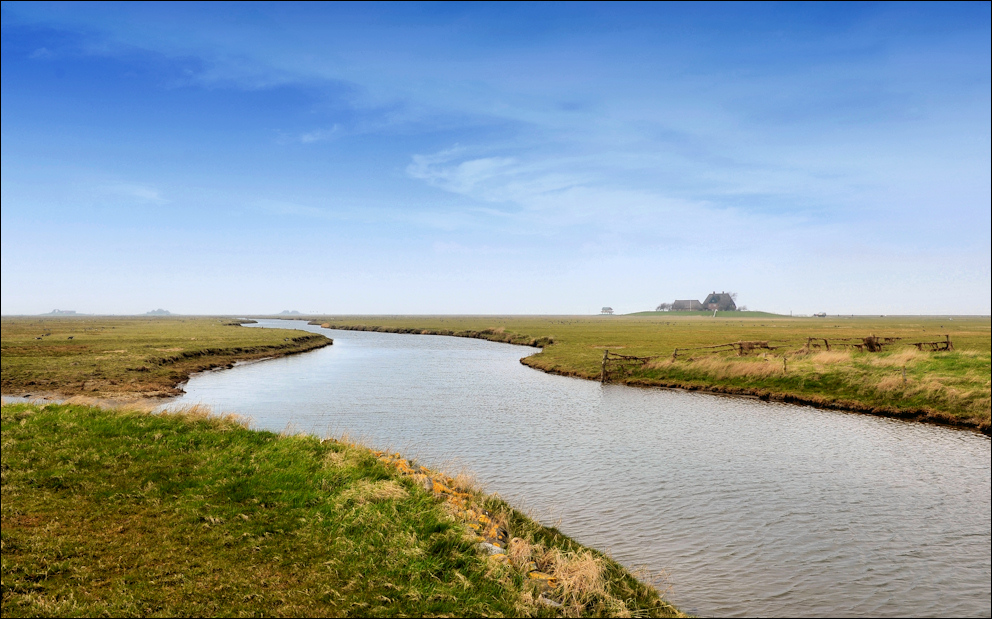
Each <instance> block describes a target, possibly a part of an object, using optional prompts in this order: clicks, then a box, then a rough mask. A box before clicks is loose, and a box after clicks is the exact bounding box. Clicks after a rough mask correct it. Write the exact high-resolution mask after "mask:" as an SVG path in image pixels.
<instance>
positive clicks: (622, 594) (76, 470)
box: [0, 404, 678, 617]
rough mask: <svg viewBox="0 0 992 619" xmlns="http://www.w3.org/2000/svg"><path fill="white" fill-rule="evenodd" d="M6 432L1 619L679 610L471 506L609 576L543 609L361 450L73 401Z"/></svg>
mask: <svg viewBox="0 0 992 619" xmlns="http://www.w3.org/2000/svg"><path fill="white" fill-rule="evenodd" d="M2 436H3V446H2V477H0V482H2V508H0V513H2V551H3V552H2V614H3V616H4V617H13V616H39V615H42V616H97V615H101V616H103V615H115V616H116V615H165V616H169V615H185V616H189V615H194V616H217V615H223V616H246V615H252V616H255V615H280V616H311V615H322V616H349V615H358V616H402V615H418V616H422V615H436V616H464V615H485V616H508V615H513V616H516V615H545V616H559V615H561V614H562V613H563V612H567V613H568V614H582V615H604V614H614V613H619V614H626V613H629V612H634V614H638V615H650V616H671V615H673V614H678V613H677V611H676V610H675V609H674V608H672V607H671V606H668V605H667V604H665V603H664V602H663V601H662V600H661V599H660V598H659V597H658V595H657V593H656V592H655V591H654V590H653V589H650V588H648V587H646V586H644V585H642V584H640V583H638V582H637V581H636V580H635V579H634V578H633V577H632V576H631V575H630V574H629V573H627V572H626V571H625V570H623V568H621V567H620V566H618V565H617V564H616V563H614V562H612V561H609V560H607V559H604V558H602V557H601V555H599V554H598V553H594V552H592V551H588V550H586V549H582V548H581V547H579V546H578V545H577V544H575V543H574V542H573V541H572V540H569V539H568V538H566V537H564V536H562V535H561V534H560V533H558V532H557V531H555V530H554V529H546V528H544V527H541V526H540V525H538V524H537V523H535V522H533V521H531V520H530V519H528V518H526V517H525V516H523V515H522V514H520V513H519V512H516V511H514V510H512V509H510V508H509V507H508V506H506V505H505V504H504V503H502V502H501V501H499V499H497V498H495V497H485V496H483V495H480V494H478V493H475V495H474V496H476V498H477V500H479V501H481V502H485V503H487V504H488V506H489V507H490V508H491V509H493V510H494V511H495V512H496V513H497V517H500V518H503V520H504V521H506V522H507V523H508V524H510V526H511V530H512V533H513V535H515V536H517V537H519V538H520V540H518V541H517V542H514V543H515V544H517V545H516V546H512V545H511V549H512V548H517V549H518V551H519V549H520V548H524V547H525V546H526V547H527V548H536V549H538V550H539V551H540V552H543V553H544V554H545V555H547V554H549V553H550V554H555V553H557V554H556V555H555V556H559V557H564V556H567V557H573V558H582V557H585V558H586V559H589V560H592V559H594V562H595V563H597V565H598V566H599V567H598V568H596V569H597V570H598V571H597V572H596V573H597V575H598V580H597V581H596V582H597V583H598V586H599V587H600V589H596V587H595V586H594V587H592V588H591V589H590V588H589V587H586V590H585V593H583V594H582V595H578V594H577V593H575V592H573V593H572V594H571V597H567V596H566V597H567V600H566V601H567V602H568V603H567V604H566V605H565V607H563V608H561V609H553V608H548V607H546V606H542V605H540V604H538V603H537V602H536V597H535V596H536V590H535V589H534V584H533V583H532V581H530V580H529V579H528V578H526V576H525V575H524V574H525V572H524V571H521V570H520V569H518V567H516V566H515V565H514V564H513V563H511V562H503V563H496V562H494V561H493V560H491V559H489V558H486V557H483V556H481V555H480V554H479V553H478V551H476V550H475V549H474V543H475V540H474V539H473V538H472V537H471V536H470V535H468V534H467V529H466V527H465V526H464V524H462V523H461V522H459V521H458V520H457V519H456V518H454V517H453V516H452V515H451V513H450V511H449V510H448V509H446V506H445V504H444V503H442V502H441V501H439V500H438V499H437V498H436V497H435V496H434V495H433V494H431V493H429V492H428V491H426V490H425V489H424V488H423V487H422V486H421V485H420V484H418V483H416V482H415V481H414V480H413V479H411V478H410V477H409V476H404V475H402V474H400V473H399V472H398V471H397V470H396V469H395V468H393V467H391V466H388V465H386V464H384V463H383V462H382V461H380V460H379V459H377V458H376V457H375V454H373V453H372V452H371V451H369V450H368V449H366V448H363V447H359V446H354V445H350V444H346V443H343V442H339V441H331V440H324V441H321V440H319V439H317V438H315V437H312V436H283V435H277V434H273V433H271V432H260V431H254V430H250V429H247V428H245V427H244V426H242V425H240V424H239V423H238V422H236V421H235V420H233V419H230V418H224V419H221V418H216V417H209V416H207V415H205V414H203V413H202V412H198V411H196V410H192V411H188V412H187V413H185V414H163V415H153V414H149V413H145V412H133V411H132V412H128V411H119V410H106V409H100V408H93V407H87V406H81V405H68V404H64V405H56V404H49V405H46V406H42V405H37V404H14V405H4V406H3V407H2ZM518 554H519V552H518ZM590 557H591V558H592V559H590ZM587 563H588V561H587ZM572 565H573V566H574V565H578V566H580V567H581V566H583V565H586V564H585V563H581V561H580V562H576V561H573V562H572ZM573 581H574V582H578V581H576V580H575V579H573ZM593 584H594V585H595V584H596V583H593Z"/></svg>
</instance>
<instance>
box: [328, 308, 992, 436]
mask: <svg viewBox="0 0 992 619" xmlns="http://www.w3.org/2000/svg"><path fill="white" fill-rule="evenodd" d="M646 314H647V315H628V316H321V317H316V318H315V319H314V322H315V323H317V324H321V323H323V324H328V325H333V326H337V327H341V328H358V329H370V330H376V329H378V330H384V331H398V332H405V333H435V334H448V335H460V336H466V337H479V338H483V339H488V340H492V341H498V342H508V343H514V344H525V345H532V346H544V349H543V351H542V352H541V353H539V354H537V355H533V356H529V357H527V358H525V359H524V360H523V363H525V364H526V365H529V366H531V367H534V368H537V369H540V370H544V371H547V372H552V373H559V374H564V375H569V376H577V377H581V378H588V379H593V380H598V379H599V378H600V375H601V370H602V359H603V351H604V350H610V351H613V352H617V353H621V354H625V355H633V356H640V357H656V360H655V362H653V363H651V364H649V365H648V366H646V367H644V368H640V369H637V370H635V371H633V372H632V373H630V374H629V375H627V376H622V377H618V378H617V379H616V380H617V381H618V382H626V383H629V384H637V385H656V386H665V387H679V388H687V389H706V390H713V391H718V392H724V393H736V394H743V395H755V396H759V397H763V398H770V399H779V400H785V401H793V402H801V403H808V404H814V405H817V406H823V407H833V408H842V409H847V410H856V411H861V412H869V413H873V414H883V415H891V416H899V417H904V418H907V419H919V420H926V421H935V422H940V423H949V424H953V425H960V426H964V427H973V428H979V429H981V430H982V431H983V432H986V433H988V431H989V417H990V393H992V385H990V375H992V355H990V348H992V337H990V321H989V318H988V317H961V316H958V317H953V318H951V319H949V318H948V317H920V316H888V317H827V318H813V317H809V318H798V317H797V318H793V317H786V316H773V315H751V314H754V313H753V312H724V313H720V314H718V315H717V316H716V317H713V316H712V313H710V314H704V313H701V312H659V313H655V312H650V313H646ZM871 334H874V335H877V336H881V337H894V338H902V340H900V341H898V342H896V344H895V345H894V346H892V347H890V348H889V349H887V350H885V351H883V352H881V353H859V352H853V353H852V354H849V355H841V356H840V357H838V356H837V355H832V356H831V357H833V358H829V357H827V356H824V355H816V354H809V355H807V354H803V353H801V352H800V350H801V348H802V347H803V346H804V344H805V342H806V338H807V337H826V338H828V339H830V340H833V341H834V343H835V345H836V344H838V343H839V340H840V339H841V338H863V337H865V336H868V335H871ZM944 334H948V335H950V337H951V340H952V341H953V343H954V348H955V350H954V351H953V352H939V353H920V354H909V355H908V356H907V353H906V351H907V350H909V351H915V348H911V347H907V345H906V344H907V343H909V342H919V341H933V340H938V339H942V338H943V335H944ZM739 340H748V341H753V340H761V341H770V342H771V344H772V345H774V346H778V347H779V348H777V349H775V350H771V351H764V353H765V354H764V356H763V357H762V356H760V355H758V356H755V355H753V354H752V355H751V356H749V357H744V358H738V357H736V356H733V355H727V354H718V355H714V354H708V353H707V352H706V351H701V350H697V351H689V352H688V353H687V354H680V356H679V358H678V359H677V360H676V361H674V362H667V360H668V359H670V358H671V355H672V353H673V351H674V350H675V349H676V348H680V349H684V348H691V347H700V346H709V345H715V344H722V343H726V342H734V341H739ZM814 352H815V351H814ZM783 357H784V358H786V359H787V364H788V365H787V367H785V366H783V363H782V361H783ZM903 368H905V370H906V382H905V383H904V382H903V381H902V371H903Z"/></svg>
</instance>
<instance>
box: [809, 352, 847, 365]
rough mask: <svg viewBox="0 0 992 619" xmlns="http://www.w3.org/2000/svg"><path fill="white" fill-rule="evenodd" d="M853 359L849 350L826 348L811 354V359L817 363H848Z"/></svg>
mask: <svg viewBox="0 0 992 619" xmlns="http://www.w3.org/2000/svg"><path fill="white" fill-rule="evenodd" d="M850 360H851V351H849V350H825V351H823V352H818V353H814V354H812V355H810V357H809V361H810V362H812V363H814V364H816V365H834V364H836V363H847V362H849V361H850Z"/></svg>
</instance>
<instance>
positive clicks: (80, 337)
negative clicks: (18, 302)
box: [0, 316, 331, 399]
mask: <svg viewBox="0 0 992 619" xmlns="http://www.w3.org/2000/svg"><path fill="white" fill-rule="evenodd" d="M330 343H331V340H330V339H328V338H326V337H324V336H322V335H319V334H313V333H305V332H294V331H286V330H282V329H279V330H275V329H245V328H242V327H241V326H240V324H239V322H238V321H236V320H231V319H228V318H211V317H91V316H76V317H7V316H5V317H3V318H2V320H0V352H2V361H0V364H2V378H0V389H2V391H3V393H4V394H8V395H17V394H24V393H35V394H37V393H43V394H44V393H51V394H57V395H60V396H73V395H89V396H96V397H101V398H105V399H106V398H110V397H113V398H120V399H128V398H131V399H134V398H136V397H149V396H169V395H176V394H178V393H179V390H178V389H177V386H178V385H179V384H180V383H182V382H183V381H185V380H187V379H188V378H189V376H190V375H191V374H193V373H195V372H199V371H202V370H207V369H211V368H217V367H226V366H229V365H231V364H232V363H234V362H235V361H245V360H250V359H261V358H265V357H278V356H284V355H288V354H294V353H299V352H305V351H307V350H313V349H314V348H319V347H321V346H326V345H328V344H330Z"/></svg>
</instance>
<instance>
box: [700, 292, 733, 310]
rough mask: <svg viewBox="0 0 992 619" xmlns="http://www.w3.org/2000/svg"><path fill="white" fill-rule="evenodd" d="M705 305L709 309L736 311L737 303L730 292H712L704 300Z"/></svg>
mask: <svg viewBox="0 0 992 619" xmlns="http://www.w3.org/2000/svg"><path fill="white" fill-rule="evenodd" d="M703 306H704V307H705V308H706V309H708V310H717V311H721V312H736V311H737V304H736V303H734V297H733V295H732V294H730V293H729V292H716V291H714V292H711V293H710V294H709V296H708V297H706V300H705V301H703Z"/></svg>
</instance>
